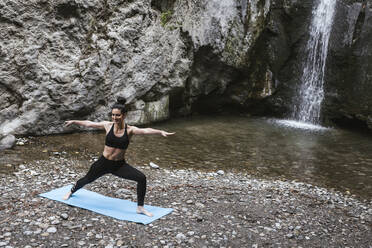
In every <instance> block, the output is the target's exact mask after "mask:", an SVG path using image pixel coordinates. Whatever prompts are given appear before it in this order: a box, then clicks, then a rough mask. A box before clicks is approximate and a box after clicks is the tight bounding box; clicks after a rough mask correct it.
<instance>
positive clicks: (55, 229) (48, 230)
mask: <svg viewBox="0 0 372 248" xmlns="http://www.w3.org/2000/svg"><path fill="white" fill-rule="evenodd" d="M47 232H48V233H55V232H57V228H55V227H49V228H48V229H47Z"/></svg>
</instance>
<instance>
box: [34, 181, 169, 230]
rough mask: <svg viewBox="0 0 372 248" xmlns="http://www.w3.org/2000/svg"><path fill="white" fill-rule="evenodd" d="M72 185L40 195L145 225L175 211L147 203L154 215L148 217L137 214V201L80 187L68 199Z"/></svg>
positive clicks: (147, 208)
mask: <svg viewBox="0 0 372 248" xmlns="http://www.w3.org/2000/svg"><path fill="white" fill-rule="evenodd" d="M71 187H72V185H67V186H64V187H61V188H58V189H54V190H52V191H49V192H46V193H43V194H40V196H42V197H45V198H48V199H51V200H55V201H59V202H63V203H66V204H68V205H71V206H75V207H80V208H84V209H87V210H91V211H93V212H96V213H99V214H103V215H106V216H110V217H113V218H116V219H119V220H127V221H133V222H137V223H142V224H144V225H146V224H149V223H151V222H153V221H154V220H157V219H159V218H161V217H163V216H164V215H167V214H169V213H170V212H172V211H173V209H172V208H161V207H154V206H150V205H145V206H144V207H145V209H146V210H147V211H149V212H151V213H152V214H153V215H154V216H153V217H148V216H146V215H143V214H137V213H136V210H137V203H135V202H131V201H128V200H123V199H117V198H112V197H108V196H104V195H101V194H98V193H95V192H92V191H89V190H86V189H80V190H78V191H77V192H75V193H74V194H73V195H72V196H71V197H70V199H68V200H67V201H64V200H62V197H63V196H64V195H65V194H66V193H67V192H68V191H69V190H71Z"/></svg>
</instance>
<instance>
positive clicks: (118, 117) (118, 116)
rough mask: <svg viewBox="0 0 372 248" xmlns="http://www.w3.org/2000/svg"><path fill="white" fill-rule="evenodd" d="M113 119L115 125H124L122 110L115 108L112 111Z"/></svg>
mask: <svg viewBox="0 0 372 248" xmlns="http://www.w3.org/2000/svg"><path fill="white" fill-rule="evenodd" d="M111 118H112V121H113V122H114V123H117V124H119V123H122V122H123V120H124V114H122V113H121V111H120V109H116V108H114V109H113V110H112V111H111Z"/></svg>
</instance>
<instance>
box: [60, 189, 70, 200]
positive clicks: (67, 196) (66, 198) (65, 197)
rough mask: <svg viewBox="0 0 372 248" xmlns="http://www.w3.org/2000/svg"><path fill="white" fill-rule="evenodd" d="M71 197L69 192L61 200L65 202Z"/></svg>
mask: <svg viewBox="0 0 372 248" xmlns="http://www.w3.org/2000/svg"><path fill="white" fill-rule="evenodd" d="M71 195H72V192H71V191H69V192H68V193H67V194H66V195H65V196H64V197H63V198H62V199H63V200H65V201H67V200H68V199H69V198H70V196H71Z"/></svg>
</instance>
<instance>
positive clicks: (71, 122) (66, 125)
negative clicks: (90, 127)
mask: <svg viewBox="0 0 372 248" xmlns="http://www.w3.org/2000/svg"><path fill="white" fill-rule="evenodd" d="M72 124H74V121H65V127H68V126H70V125H72Z"/></svg>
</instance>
